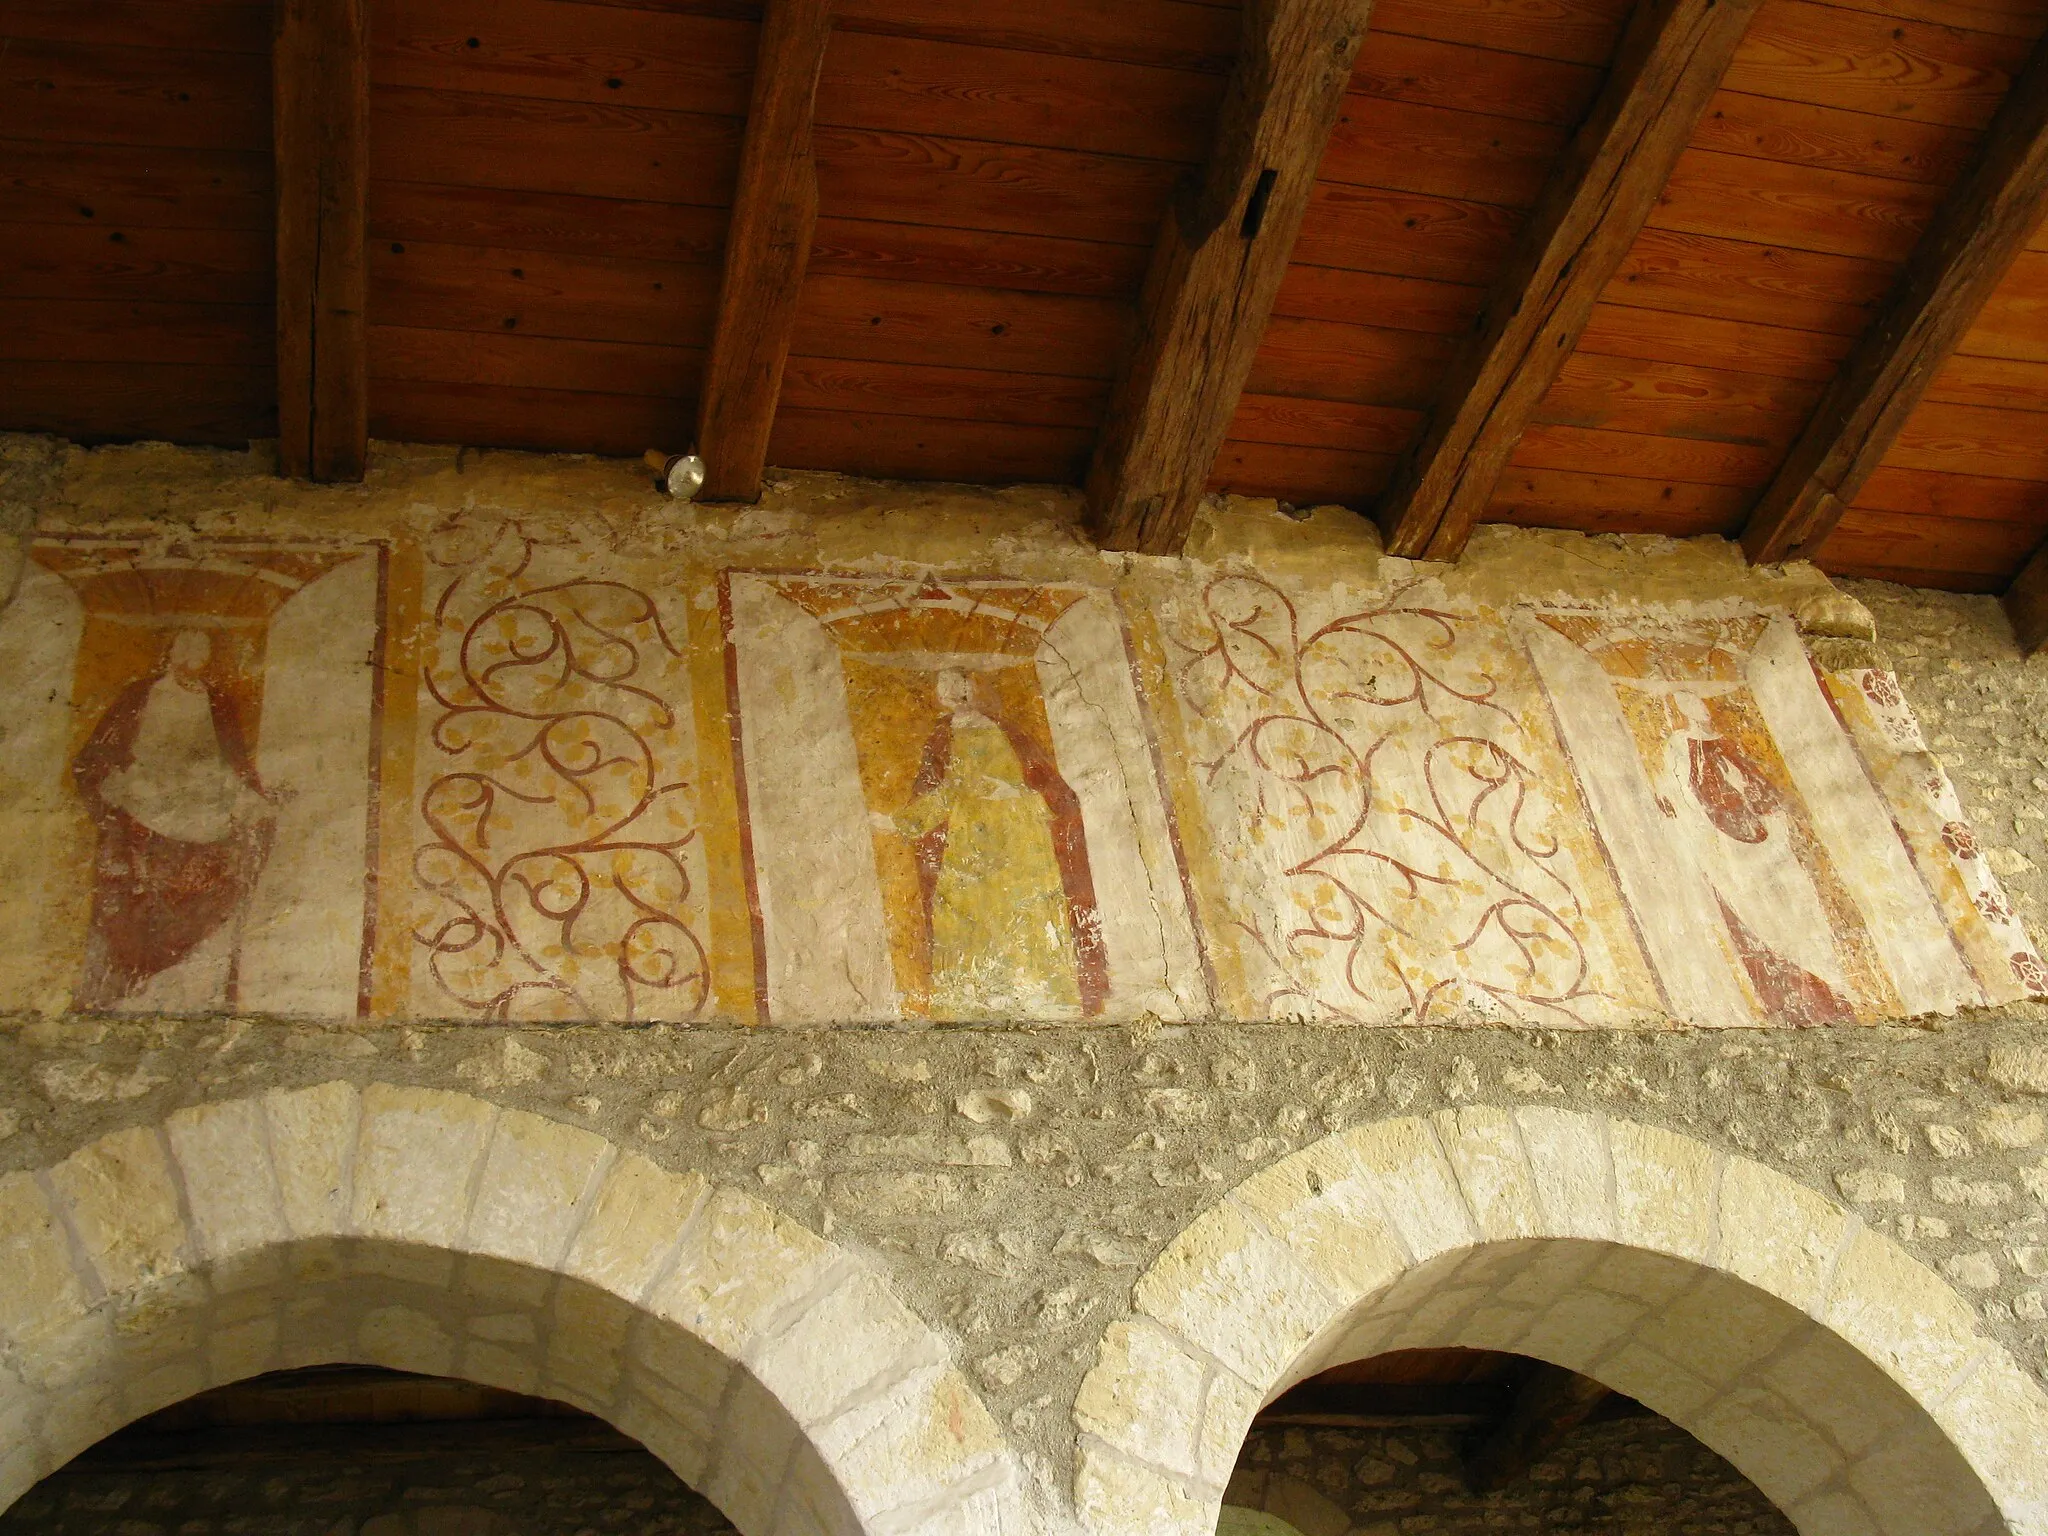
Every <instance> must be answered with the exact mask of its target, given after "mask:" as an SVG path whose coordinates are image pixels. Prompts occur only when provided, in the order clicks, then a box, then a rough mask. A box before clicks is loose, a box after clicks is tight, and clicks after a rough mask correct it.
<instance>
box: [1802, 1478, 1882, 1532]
mask: <svg viewBox="0 0 2048 1536" xmlns="http://www.w3.org/2000/svg"><path fill="white" fill-rule="evenodd" d="M1785 1513H1786V1515H1787V1516H1788V1517H1789V1518H1790V1519H1791V1521H1792V1524H1793V1525H1794V1527H1796V1528H1797V1529H1798V1530H1799V1531H1800V1532H1801V1533H1802V1536H1884V1530H1883V1527H1881V1526H1880V1525H1878V1523H1877V1520H1876V1518H1875V1517H1874V1516H1872V1514H1871V1513H1870V1511H1869V1510H1867V1509H1865V1508H1864V1507H1863V1501H1862V1500H1861V1499H1859V1498H1857V1497H1856V1495H1855V1494H1853V1493H1849V1492H1847V1491H1845V1490H1843V1489H1837V1488H1829V1489H1823V1490H1822V1491H1821V1492H1819V1493H1816V1494H1815V1495H1814V1496H1813V1497H1812V1498H1810V1499H1805V1500H1803V1501H1801V1502H1800V1503H1798V1504H1795V1505H1793V1506H1792V1507H1791V1508H1790V1509H1788V1510H1786V1511H1785Z"/></svg>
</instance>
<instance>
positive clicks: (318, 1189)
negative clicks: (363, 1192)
mask: <svg viewBox="0 0 2048 1536" xmlns="http://www.w3.org/2000/svg"><path fill="white" fill-rule="evenodd" d="M359 1109H360V1104H359V1102H358V1097H357V1094H356V1090H355V1088H354V1087H353V1086H352V1085H351V1084H348V1083H322V1084H320V1085H319V1086H318V1087H317V1088H298V1089H293V1090H291V1091H283V1090H279V1091H277V1092H273V1093H266V1094H265V1095H264V1096H263V1115H264V1118H265V1119H266V1120H267V1121H268V1122H269V1126H270V1153H271V1158H272V1160H273V1162H274V1163H275V1165H276V1170H277V1188H278V1195H279V1198H280V1200H281V1202H282V1204H283V1209H284V1218H285V1221H286V1223H287V1224H288V1225H289V1226H290V1227H291V1230H292V1233H293V1235H294V1236H297V1237H339V1236H343V1235H345V1234H347V1233H348V1232H349V1231H350V1230H351V1229H350V1227H349V1206H350V1204H351V1198H352V1190H351V1188H350V1172H351V1170H352V1169H353V1168H354V1166H355V1155H356V1132H357V1115H358V1112H359Z"/></svg>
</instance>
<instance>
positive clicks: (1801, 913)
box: [1657, 693, 1855, 1024]
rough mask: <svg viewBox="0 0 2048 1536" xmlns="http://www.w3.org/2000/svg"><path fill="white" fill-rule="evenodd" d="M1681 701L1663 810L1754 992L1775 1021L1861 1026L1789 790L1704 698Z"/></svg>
mask: <svg viewBox="0 0 2048 1536" xmlns="http://www.w3.org/2000/svg"><path fill="white" fill-rule="evenodd" d="M1673 697H1674V698H1675V700H1676V702H1677V705H1678V710H1679V715H1680V718H1681V720H1682V721H1683V725H1682V727H1681V729H1679V730H1678V731H1676V732H1675V733H1673V734H1672V735H1671V736H1670V737H1668V738H1667V739H1666V741H1665V745H1664V765H1663V774H1662V783H1661V784H1660V785H1659V786H1658V788H1659V794H1658V797H1657V798H1658V806H1659V808H1660V809H1662V810H1663V812H1664V814H1665V815H1667V816H1669V817H1671V818H1673V820H1675V821H1676V822H1677V823H1678V824H1679V835H1680V836H1681V838H1682V839H1683V840H1684V842H1685V844H1686V846H1688V847H1689V848H1690V849H1691V850H1692V851H1693V853H1694V854H1695V855H1696V856H1697V857H1698V859H1699V861H1700V865H1701V868H1702V869H1703V871H1704V872H1705V874H1706V876H1707V882H1708V884H1709V885H1710V886H1711V887H1712V888H1713V893H1714V899H1715V902H1716V904H1717V905H1718V907H1719V908H1720V912H1721V920H1722V922H1723V923H1725V924H1726V925H1727V928H1728V933H1729V936H1730V938H1731V939H1732V940H1733V941H1734V945H1735V951H1736V953H1737V954H1738V955H1740V956H1741V958H1742V965H1743V969H1744V970H1745V971H1746V972H1747V973H1748V976H1749V980H1750V986H1751V988H1752V989H1753V990H1754V991H1755V993H1756V995H1757V998H1758V1000H1759V1001H1760V1002H1761V1003H1762V1004H1763V1006H1764V1009H1765V1011H1766V1013H1768V1014H1769V1015H1770V1016H1771V1017H1772V1018H1776V1019H1780V1020H1783V1021H1786V1022H1788V1023H1795V1024H1837V1023H1852V1022H1854V1019H1855V1010H1854V1009H1853V1008H1852V1007H1851V1006H1850V1005H1849V1002H1848V1000H1847V999H1848V990H1849V989H1848V983H1847V980H1846V978H1845V977H1844V975H1843V971H1842V960H1841V955H1840V953H1839V952H1838V951H1837V950H1836V948H1835V930H1834V924H1833V922H1832V921H1831V920H1830V918H1829V916H1828V911H1827V907H1826V905H1825V904H1824V903H1823V902H1822V900H1821V896H1820V891H1819V888H1818V887H1817V886H1816V885H1815V884H1814V880H1813V876H1812V874H1811V873H1810V872H1809V871H1808V870H1807V868H1806V866H1805V865H1804V864H1802V863H1801V862H1800V860H1799V853H1798V850H1797V848H1796V847H1795V846H1794V844H1793V830H1792V829H1793V808H1792V806H1791V805H1790V804H1789V803H1788V800H1787V797H1786V795H1785V792H1784V791H1783V790H1782V789H1780V788H1779V787H1778V785H1777V784H1776V783H1775V782H1773V781H1772V779H1771V778H1770V776H1769V775H1767V774H1766V773H1765V772H1764V771H1763V770H1762V769H1761V768H1759V767H1758V766H1757V765H1756V763H1755V762H1753V761H1752V760H1751V759H1750V757H1749V755H1748V754H1747V753H1746V752H1744V751H1743V749H1742V746H1741V744H1740V743H1739V742H1736V741H1733V740H1731V739H1729V738H1728V737H1727V736H1726V735H1724V734H1723V733H1722V732H1721V731H1720V730H1719V728H1718V727H1716V726H1715V725H1714V723H1713V717H1712V716H1711V715H1710V714H1709V713H1708V710H1707V706H1706V703H1705V702H1704V701H1703V700H1701V699H1699V698H1697V697H1695V696H1694V695H1692V694H1687V693H1681V694H1676V695H1674V696H1673Z"/></svg>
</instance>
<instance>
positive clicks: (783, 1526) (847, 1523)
mask: <svg viewBox="0 0 2048 1536" xmlns="http://www.w3.org/2000/svg"><path fill="white" fill-rule="evenodd" d="M876 1523H877V1524H878V1525H882V1524H885V1522H883V1521H877V1522H876ZM913 1529H916V1530H920V1531H921V1530H923V1529H924V1527H922V1526H918V1527H913ZM981 1529H983V1530H987V1531H990V1532H993V1531H995V1529H996V1526H995V1525H994V1524H993V1523H991V1524H988V1525H986V1526H983V1527H981ZM774 1536H863V1533H862V1530H861V1522H860V1517H859V1516H858V1515H856V1514H855V1513H854V1512H853V1510H852V1508H851V1507H850V1506H849V1505H848V1504H847V1502H846V1490H845V1489H843V1488H841V1487H840V1486H839V1480H838V1479H837V1478H835V1477H834V1476H833V1475H832V1470H831V1468H829V1467H827V1466H826V1465H825V1463H824V1462H822V1461H820V1460H819V1459H818V1456H817V1454H816V1453H815V1452H814V1451H812V1450H811V1448H810V1447H809V1446H808V1445H806V1444H804V1443H803V1442H801V1441H799V1442H798V1443H797V1447H796V1450H795V1453H794V1454H792V1455H791V1456H790V1458H789V1469H788V1470H787V1471H786V1472H785V1473H784V1474H783V1492H782V1515H781V1520H780V1523H779V1524H778V1525H777V1526H776V1528H775V1533H774Z"/></svg>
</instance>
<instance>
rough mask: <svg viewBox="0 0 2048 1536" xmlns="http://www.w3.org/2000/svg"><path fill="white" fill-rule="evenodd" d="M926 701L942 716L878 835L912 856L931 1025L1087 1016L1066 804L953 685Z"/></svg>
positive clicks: (1054, 769)
mask: <svg viewBox="0 0 2048 1536" xmlns="http://www.w3.org/2000/svg"><path fill="white" fill-rule="evenodd" d="M936 688H937V692H938V700H939V704H940V705H941V707H943V708H944V709H945V711H946V713H945V715H944V716H943V717H942V718H941V719H940V721H939V723H938V725H937V726H936V727H935V728H934V729H933V731H932V734H931V738H930V739H929V740H928V741H927V742H926V743H925V748H924V755H923V758H922V760H921V761H920V763H919V766H918V772H917V779H916V782H915V784H914V785H913V787H912V797H911V801H910V804H909V805H907V806H906V807H904V809H903V811H902V812H901V813H900V814H899V815H897V816H895V817H894V818H892V819H891V823H890V824H891V827H892V829H893V830H895V831H897V832H899V833H901V834H902V835H903V836H905V837H908V838H910V839H912V846H913V848H914V849H915V852H916V857H917V868H918V883H919V885H920V887H921V888H922V894H923V899H924V918H925V929H926V933H927V934H928V936H929V939H930V953H931V972H932V990H931V1012H932V1015H933V1016H934V1017H937V1018H980V1017H987V1016H990V1015H991V1014H994V1013H1002V1012H1011V1011H1015V1012H1028V1011H1030V1010H1032V1009H1039V1010H1044V1009H1047V1008H1051V1009H1055V1010H1059V1011H1073V1010H1078V1011H1080V1012H1081V1013H1083V1014H1098V1013H1100V1012H1101V1011H1102V1005H1103V1001H1104V999H1105V998H1106V997H1107V996H1108V992H1109V985H1108V972H1107V966H1106V964H1105V959H1104V954H1103V947H1102V932H1101V923H1100V920H1099V918H1098V916H1097V913H1096V907H1095V883H1094V878H1093V876H1092V875H1091V873H1090V871H1089V867H1088V849H1087V842H1086V838H1085V835H1084V832H1083V829H1082V825H1081V803H1080V800H1079V798H1078V797H1077V796H1076V795H1075V794H1074V791H1073V788H1072V786H1071V785H1069V784H1068V783H1067V781H1066V780H1065V779H1064V778H1062V777H1061V776H1060V771H1059V768H1058V766H1057V765H1056V764H1055V763H1054V762H1053V761H1052V758H1051V756H1050V754H1048V753H1047V752H1046V751H1045V750H1044V749H1043V748H1042V747H1041V746H1040V745H1039V744H1038V743H1037V742H1036V741H1034V740H1033V739H1032V738H1031V736H1030V735H1029V733H1027V732H1025V731H1023V730H1021V729H1019V728H1018V727H1017V726H1016V725H1014V724H1013V723H1012V722H1010V721H1009V720H1007V719H1005V718H1004V716H1003V713H1002V711H1001V709H1000V708H999V707H997V706H996V705H994V704H993V703H992V702H987V701H985V700H984V698H983V696H982V693H981V691H980V690H977V689H976V688H975V686H974V682H973V680H972V679H971V678H970V677H969V676H968V674H967V673H966V672H964V671H962V670H960V669H959V668H955V667H948V668H944V669H942V670H941V671H940V672H939V673H938V675H937V678H936Z"/></svg>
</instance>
